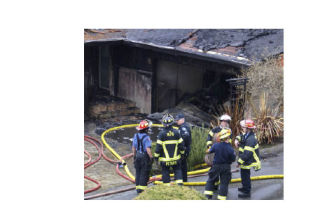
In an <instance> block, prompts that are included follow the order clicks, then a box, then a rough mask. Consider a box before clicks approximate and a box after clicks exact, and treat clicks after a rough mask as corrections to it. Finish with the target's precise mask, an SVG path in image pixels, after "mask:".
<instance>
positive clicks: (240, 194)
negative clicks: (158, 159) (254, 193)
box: [238, 192, 251, 198]
mask: <svg viewBox="0 0 320 214" xmlns="http://www.w3.org/2000/svg"><path fill="white" fill-rule="evenodd" d="M238 197H239V198H250V197H251V194H250V193H246V192H242V193H239V194H238Z"/></svg>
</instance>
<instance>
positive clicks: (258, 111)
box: [249, 93, 284, 144]
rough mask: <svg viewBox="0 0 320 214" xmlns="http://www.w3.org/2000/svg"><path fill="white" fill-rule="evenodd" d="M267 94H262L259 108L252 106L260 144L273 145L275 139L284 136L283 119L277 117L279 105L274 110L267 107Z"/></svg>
mask: <svg viewBox="0 0 320 214" xmlns="http://www.w3.org/2000/svg"><path fill="white" fill-rule="evenodd" d="M267 100H268V98H267V95H266V93H263V94H261V96H260V103H259V107H256V106H255V105H253V104H252V102H250V100H249V102H250V104H251V108H252V110H253V115H254V117H253V120H254V121H255V123H256V126H257V129H256V135H257V138H258V141H259V143H260V144H262V143H267V144H272V143H273V140H274V139H275V138H278V137H280V136H282V135H283V126H284V124H283V118H281V117H277V114H278V112H279V108H280V107H279V105H278V106H277V107H275V108H273V109H271V108H270V107H268V105H267Z"/></svg>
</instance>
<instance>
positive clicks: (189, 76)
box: [84, 29, 283, 114]
mask: <svg viewBox="0 0 320 214" xmlns="http://www.w3.org/2000/svg"><path fill="white" fill-rule="evenodd" d="M281 53H283V31H282V30H277V29H273V30H272V29H268V30H264V29H254V30H250V29H240V30H239V29H235V30H232V29H228V30H222V29H221V30H206V29H201V30H194V29H178V30H175V29H170V30H166V29H156V30H153V29H130V30H118V29H117V30H108V29H103V30H100V29H95V30H93V29H85V31H84V65H85V66H84V74H85V111H87V110H88V105H89V103H90V101H91V100H92V99H93V98H94V97H95V96H97V94H99V93H100V94H101V93H103V94H106V95H110V96H113V97H119V98H123V99H125V100H129V101H131V102H132V103H134V106H135V107H136V108H137V109H138V110H139V112H141V113H148V114H149V113H153V112H161V111H163V110H165V109H168V108H172V107H174V106H176V105H177V104H178V103H179V102H180V101H181V100H182V99H184V98H185V97H186V96H189V95H192V94H195V93H197V92H198V91H200V90H207V91H208V93H209V94H210V96H212V97H213V98H214V99H217V101H218V102H224V101H225V100H226V99H228V97H229V95H230V93H229V92H230V91H229V85H228V82H226V80H227V79H230V78H233V77H236V76H237V74H239V72H240V70H241V68H242V67H247V66H250V65H251V63H252V60H262V59H263V58H265V57H268V56H273V55H279V54H281ZM266 54H267V55H266Z"/></svg>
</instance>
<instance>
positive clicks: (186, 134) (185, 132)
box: [179, 123, 192, 156]
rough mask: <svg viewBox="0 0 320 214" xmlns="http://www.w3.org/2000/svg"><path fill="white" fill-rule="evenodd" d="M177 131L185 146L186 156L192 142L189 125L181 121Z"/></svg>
mask: <svg viewBox="0 0 320 214" xmlns="http://www.w3.org/2000/svg"><path fill="white" fill-rule="evenodd" d="M179 131H180V135H181V137H182V139H183V143H184V146H185V150H186V156H188V154H189V153H190V151H191V142H192V138H191V129H190V126H189V125H188V124H187V123H183V124H181V126H180V127H179Z"/></svg>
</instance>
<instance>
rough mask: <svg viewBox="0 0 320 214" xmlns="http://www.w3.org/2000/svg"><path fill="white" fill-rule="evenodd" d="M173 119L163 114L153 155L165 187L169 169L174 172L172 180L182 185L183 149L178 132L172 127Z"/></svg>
mask: <svg viewBox="0 0 320 214" xmlns="http://www.w3.org/2000/svg"><path fill="white" fill-rule="evenodd" d="M173 123H174V118H173V117H172V115H170V114H165V115H164V116H163V118H162V124H163V126H164V128H163V130H161V131H160V133H159V135H158V137H157V145H156V150H155V153H154V157H155V160H156V161H159V162H160V165H161V167H162V181H163V183H164V184H165V185H170V169H171V168H172V170H173V171H174V179H175V182H176V183H177V184H178V185H182V183H183V181H182V172H181V156H183V155H184V153H185V149H184V145H183V140H182V138H181V136H180V134H179V131H178V130H176V129H174V128H173V127H172V124H173Z"/></svg>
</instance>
